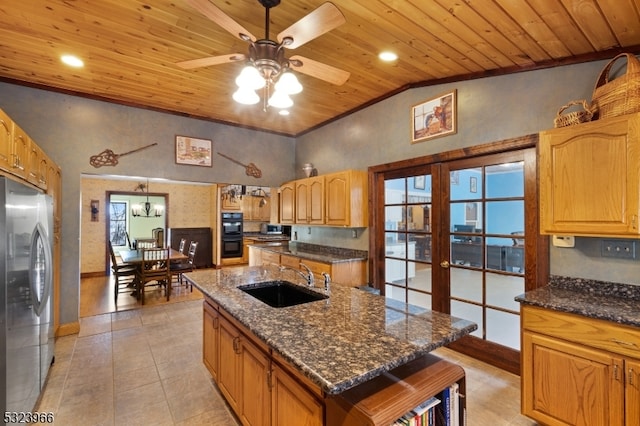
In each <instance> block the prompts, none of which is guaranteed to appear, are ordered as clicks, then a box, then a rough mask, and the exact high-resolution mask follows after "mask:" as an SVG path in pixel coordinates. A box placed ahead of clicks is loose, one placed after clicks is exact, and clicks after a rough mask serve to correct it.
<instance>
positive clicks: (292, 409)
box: [271, 364, 324, 426]
mask: <svg viewBox="0 0 640 426" xmlns="http://www.w3.org/2000/svg"><path fill="white" fill-rule="evenodd" d="M271 380H272V383H273V388H272V390H271V392H272V393H273V398H272V404H273V405H272V408H271V416H272V417H271V424H272V425H274V426H289V425H305V426H323V424H324V423H323V421H324V415H323V410H324V405H323V404H322V403H321V402H320V401H319V400H318V399H317V398H316V397H314V395H313V394H312V393H310V392H309V391H308V390H307V389H306V388H304V387H303V386H301V385H300V384H299V382H298V381H296V380H294V379H293V377H292V376H290V375H289V374H288V373H287V372H285V371H284V370H283V369H282V368H280V367H279V366H278V365H277V364H274V366H273V371H272V378H271Z"/></svg>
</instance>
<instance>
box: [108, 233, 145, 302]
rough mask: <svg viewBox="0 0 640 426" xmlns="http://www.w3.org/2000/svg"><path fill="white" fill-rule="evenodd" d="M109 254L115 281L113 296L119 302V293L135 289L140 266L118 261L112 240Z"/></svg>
mask: <svg viewBox="0 0 640 426" xmlns="http://www.w3.org/2000/svg"><path fill="white" fill-rule="evenodd" d="M109 254H110V255H111V271H112V273H113V276H114V281H115V283H114V287H113V296H114V300H115V302H116V303H117V302H118V294H119V293H124V292H126V291H133V290H135V288H134V287H135V278H136V271H137V270H138V267H137V266H136V265H134V264H131V263H123V262H118V259H117V257H116V253H115V251H114V250H113V245H112V244H111V241H109Z"/></svg>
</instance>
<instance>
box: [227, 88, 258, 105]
mask: <svg viewBox="0 0 640 426" xmlns="http://www.w3.org/2000/svg"><path fill="white" fill-rule="evenodd" d="M233 100H234V101H236V102H238V103H239V104H243V105H254V104H257V103H258V102H260V96H258V94H257V93H256V92H255V91H254V90H251V89H243V88H242V87H240V88H238V90H236V91H235V92H234V93H233Z"/></svg>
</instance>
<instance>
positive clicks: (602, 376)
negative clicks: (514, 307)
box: [522, 305, 640, 426]
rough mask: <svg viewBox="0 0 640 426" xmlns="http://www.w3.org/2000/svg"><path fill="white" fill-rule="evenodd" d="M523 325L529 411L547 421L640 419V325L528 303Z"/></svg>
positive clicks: (623, 422) (524, 384) (620, 421)
mask: <svg viewBox="0 0 640 426" xmlns="http://www.w3.org/2000/svg"><path fill="white" fill-rule="evenodd" d="M522 328H523V332H522V413H523V414H524V415H526V416H529V417H531V418H532V419H534V420H536V421H538V422H541V423H543V424H548V425H576V424H607V425H610V426H615V425H620V426H623V425H626V426H629V425H637V424H640V408H638V407H640V404H639V402H640V385H639V384H638V378H639V374H638V365H639V364H640V353H638V349H637V348H638V347H640V330H638V329H637V328H635V327H628V326H624V325H620V324H615V323H611V322H608V321H602V320H596V319H590V318H586V317H582V316H579V315H574V314H567V313H563V312H556V311H550V310H546V309H542V308H538V307H531V306H527V305H524V306H523V307H522ZM634 404H635V405H634Z"/></svg>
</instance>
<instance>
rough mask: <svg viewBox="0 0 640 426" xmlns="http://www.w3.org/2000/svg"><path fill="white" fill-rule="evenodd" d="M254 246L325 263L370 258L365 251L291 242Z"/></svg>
mask: <svg viewBox="0 0 640 426" xmlns="http://www.w3.org/2000/svg"><path fill="white" fill-rule="evenodd" d="M252 246H254V247H258V248H260V249H262V250H267V251H272V252H274V253H279V254H290V255H293V256H297V257H299V258H301V259H309V260H315V261H317V262H323V263H340V262H353V261H360V260H367V258H368V253H367V252H366V251H364V250H355V249H345V248H342V247H329V246H322V245H318V244H309V243H302V242H297V241H291V242H289V244H275V245H274V244H252Z"/></svg>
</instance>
